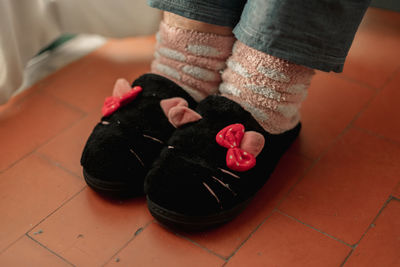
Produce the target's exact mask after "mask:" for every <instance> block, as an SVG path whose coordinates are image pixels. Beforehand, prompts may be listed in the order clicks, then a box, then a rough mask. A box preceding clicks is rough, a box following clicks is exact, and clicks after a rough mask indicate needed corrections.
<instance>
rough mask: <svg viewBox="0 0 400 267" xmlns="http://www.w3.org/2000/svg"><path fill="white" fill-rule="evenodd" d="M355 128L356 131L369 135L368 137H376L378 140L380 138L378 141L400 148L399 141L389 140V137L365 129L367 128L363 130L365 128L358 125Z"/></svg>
mask: <svg viewBox="0 0 400 267" xmlns="http://www.w3.org/2000/svg"><path fill="white" fill-rule="evenodd" d="M353 128H354V129H356V130H358V131H360V132H363V133H365V134H367V135H370V136H373V137H376V138H378V139H381V140H382V141H385V142H388V143H391V144H392V145H395V146H400V143H399V142H398V141H396V140H393V139H391V138H389V137H386V136H384V135H382V134H379V133H376V132H374V131H371V130H368V129H365V128H363V127H360V126H356V125H354V126H353Z"/></svg>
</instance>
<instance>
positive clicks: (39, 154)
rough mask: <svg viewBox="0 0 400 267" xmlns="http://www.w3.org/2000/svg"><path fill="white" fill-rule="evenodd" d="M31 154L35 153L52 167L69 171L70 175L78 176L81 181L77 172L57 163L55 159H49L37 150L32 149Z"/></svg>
mask: <svg viewBox="0 0 400 267" xmlns="http://www.w3.org/2000/svg"><path fill="white" fill-rule="evenodd" d="M33 154H35V155H37V156H38V157H39V158H41V159H43V160H45V161H47V162H48V163H49V164H50V165H53V166H54V167H56V168H59V169H61V170H63V171H65V172H67V173H69V174H70V175H72V176H74V177H76V178H78V179H79V181H82V177H81V176H79V174H77V173H75V172H73V171H71V170H69V169H68V168H66V167H65V166H63V165H62V164H61V163H59V162H57V161H55V160H52V159H50V158H49V157H47V156H46V155H45V154H43V153H40V152H38V151H34V152H33Z"/></svg>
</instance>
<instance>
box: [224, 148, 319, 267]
mask: <svg viewBox="0 0 400 267" xmlns="http://www.w3.org/2000/svg"><path fill="white" fill-rule="evenodd" d="M295 155H297V156H302V155H298V154H295ZM306 159H307V160H309V161H311V164H310V166H308V168H306V169H305V170H304V173H303V174H302V175H300V177H299V178H298V179H297V181H296V182H295V183H294V185H293V186H292V187H291V188H289V190H288V191H287V192H286V194H285V195H284V196H282V198H281V199H280V200H279V201H278V203H277V204H276V205H275V207H274V209H272V211H271V212H269V213H268V214H267V215H266V217H264V219H262V220H261V222H260V223H259V224H258V225H257V226H256V227H254V229H253V230H252V231H251V232H250V233H249V234H248V236H247V237H246V238H245V239H244V240H243V242H242V243H240V245H239V246H238V247H237V248H236V249H234V250H233V252H232V253H231V255H230V256H229V257H227V258H226V261H227V262H226V263H225V264H224V265H223V266H225V265H226V264H227V263H228V262H229V260H230V259H231V258H232V257H233V256H234V255H235V254H236V253H237V252H238V251H239V250H240V249H241V248H242V247H243V246H244V244H245V243H246V242H247V241H248V240H249V239H250V238H251V237H252V236H253V235H254V234H255V232H256V231H257V230H258V229H259V228H260V227H261V226H262V225H263V224H264V223H265V221H266V220H268V219H269V218H270V217H271V216H272V214H273V213H274V212H275V211H277V210H278V207H279V206H280V204H281V203H282V202H283V201H284V200H285V199H286V197H287V196H288V195H289V194H290V192H291V191H292V190H293V189H294V187H296V185H297V184H298V183H299V182H300V181H301V180H302V179H303V178H304V177H305V176H306V175H307V173H308V172H309V171H310V170H311V169H312V168H313V167H314V166H315V164H317V160H316V159H314V160H312V159H308V158H306Z"/></svg>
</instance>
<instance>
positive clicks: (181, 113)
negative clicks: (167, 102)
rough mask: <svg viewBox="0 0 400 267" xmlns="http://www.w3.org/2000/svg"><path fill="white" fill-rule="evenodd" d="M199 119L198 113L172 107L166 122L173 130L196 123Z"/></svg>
mask: <svg viewBox="0 0 400 267" xmlns="http://www.w3.org/2000/svg"><path fill="white" fill-rule="evenodd" d="M201 118H202V117H201V115H200V114H199V113H197V112H196V111H194V110H193V109H190V108H188V107H183V106H177V107H173V108H171V109H170V110H169V112H168V120H169V122H170V123H171V124H172V125H173V126H174V127H175V128H178V127H179V126H181V125H184V124H186V123H189V122H194V121H198V120H200V119H201Z"/></svg>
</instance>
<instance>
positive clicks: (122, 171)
mask: <svg viewBox="0 0 400 267" xmlns="http://www.w3.org/2000/svg"><path fill="white" fill-rule="evenodd" d="M174 97H175V98H176V97H179V105H180V106H181V107H187V108H188V109H189V108H194V107H195V106H196V102H195V101H194V100H193V99H192V98H191V97H190V96H189V95H188V94H187V93H186V92H185V91H184V90H183V89H182V88H181V87H179V86H178V85H176V84H175V83H174V82H172V81H170V80H168V79H166V78H164V77H162V76H159V75H155V74H145V75H143V76H141V77H139V78H138V79H137V80H136V81H134V82H133V84H132V86H131V85H130V84H129V83H128V82H127V81H126V80H122V79H120V80H118V81H117V82H116V84H115V86H114V90H113V95H112V96H111V97H108V98H107V99H106V100H105V102H104V106H103V108H102V113H103V117H102V118H101V121H100V122H99V123H98V124H97V125H96V127H95V128H94V130H93V132H92V133H91V135H90V137H89V139H88V141H87V143H86V145H85V148H84V150H83V153H82V157H81V165H82V166H83V175H84V178H85V180H86V182H87V184H88V185H89V186H90V187H91V188H92V189H94V190H95V191H97V192H98V193H101V194H103V195H105V196H110V197H132V196H137V195H142V194H143V183H144V178H145V176H146V174H147V172H148V171H149V168H150V167H151V166H152V163H153V161H154V160H155V158H156V157H157V156H158V155H159V153H160V151H161V149H162V148H163V147H165V146H166V143H167V140H168V139H169V138H170V136H171V134H172V133H173V131H174V130H175V127H174V126H173V125H172V124H171V123H170V121H169V119H168V118H167V117H166V115H165V113H164V111H163V109H162V107H161V104H160V103H161V102H163V100H166V99H171V98H174ZM172 101H173V100H172ZM170 102H171V101H167V103H170ZM163 103H164V102H163ZM163 105H164V104H163Z"/></svg>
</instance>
